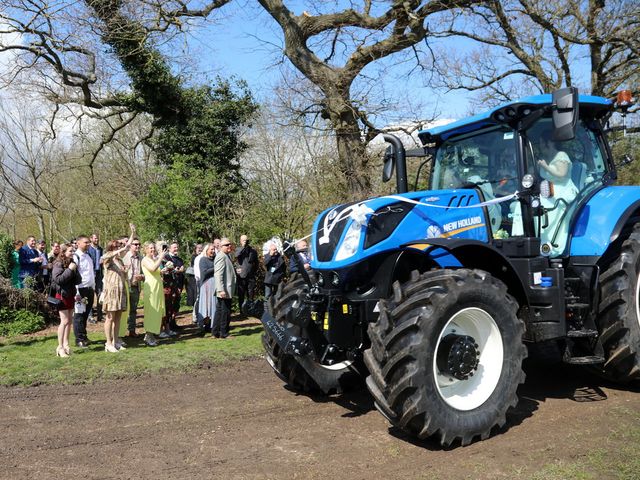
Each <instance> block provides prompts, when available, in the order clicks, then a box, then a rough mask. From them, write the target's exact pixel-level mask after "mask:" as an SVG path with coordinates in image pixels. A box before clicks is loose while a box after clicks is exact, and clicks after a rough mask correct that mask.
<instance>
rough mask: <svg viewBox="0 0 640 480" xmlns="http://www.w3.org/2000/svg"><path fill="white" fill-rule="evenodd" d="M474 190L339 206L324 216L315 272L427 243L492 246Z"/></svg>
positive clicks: (315, 241)
mask: <svg viewBox="0 0 640 480" xmlns="http://www.w3.org/2000/svg"><path fill="white" fill-rule="evenodd" d="M480 203H481V199H480V197H479V195H478V193H477V192H476V191H475V190H472V189H464V190H437V191H427V192H424V191H422V192H410V193H404V194H396V195H387V196H384V197H376V198H372V199H369V200H364V201H362V202H355V203H348V204H344V205H338V206H336V207H332V208H330V209H327V210H325V211H324V212H322V213H321V214H320V215H319V216H318V218H317V219H316V221H315V223H314V226H313V235H312V242H311V244H312V262H311V266H312V267H313V268H314V269H320V270H323V269H338V268H343V267H346V266H349V265H351V264H354V263H356V262H359V261H361V260H363V259H365V258H367V257H370V256H373V255H377V254H379V253H382V252H389V251H394V250H398V249H399V248H400V247H399V246H400V245H403V244H406V243H409V242H412V241H416V240H425V239H429V238H448V237H451V238H467V239H473V240H480V241H484V242H488V241H489V238H490V235H489V232H490V228H489V227H488V225H489V224H488V222H487V215H486V209H485V208H484V207H482V206H479V205H478V204H480Z"/></svg>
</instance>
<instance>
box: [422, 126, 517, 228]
mask: <svg viewBox="0 0 640 480" xmlns="http://www.w3.org/2000/svg"><path fill="white" fill-rule="evenodd" d="M518 178H520V175H519V173H518V162H517V160H516V134H515V131H514V130H512V129H511V128H510V127H507V126H501V127H497V128H496V127H494V128H491V129H489V130H481V131H479V132H474V133H473V134H470V135H466V136H463V137H455V139H450V140H447V141H446V142H444V143H443V144H442V145H440V146H439V147H438V150H437V153H436V157H435V162H434V166H433V173H432V176H431V188H432V189H434V190H449V189H456V188H473V187H476V186H477V187H478V188H479V189H480V190H481V192H482V194H483V196H484V199H485V200H491V199H494V198H496V197H503V196H507V195H510V194H512V193H514V192H515V191H516V190H517V185H518V181H517V179H518ZM513 202H515V200H509V201H507V202H503V203H500V204H496V205H490V206H489V207H488V213H489V217H490V218H489V220H490V224H491V229H492V233H493V236H494V237H498V238H504V237H505V236H509V235H510V234H511V230H512V223H513V222H512V215H511V211H512V210H513V208H512V207H513V206H512V203H513Z"/></svg>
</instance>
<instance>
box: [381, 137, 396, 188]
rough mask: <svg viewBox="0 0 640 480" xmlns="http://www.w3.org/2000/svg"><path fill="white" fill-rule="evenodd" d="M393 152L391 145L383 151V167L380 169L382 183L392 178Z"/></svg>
mask: <svg viewBox="0 0 640 480" xmlns="http://www.w3.org/2000/svg"><path fill="white" fill-rule="evenodd" d="M395 157H396V155H395V152H394V151H393V145H389V146H388V147H387V149H386V150H385V151H384V165H383V167H382V181H383V182H385V183H386V182H388V181H389V180H391V177H393V169H394V167H395V164H396V162H395Z"/></svg>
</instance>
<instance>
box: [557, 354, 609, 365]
mask: <svg viewBox="0 0 640 480" xmlns="http://www.w3.org/2000/svg"><path fill="white" fill-rule="evenodd" d="M563 361H564V363H568V364H570V365H597V364H599V363H604V357H601V356H598V355H587V356H584V357H570V358H566V357H565V358H563Z"/></svg>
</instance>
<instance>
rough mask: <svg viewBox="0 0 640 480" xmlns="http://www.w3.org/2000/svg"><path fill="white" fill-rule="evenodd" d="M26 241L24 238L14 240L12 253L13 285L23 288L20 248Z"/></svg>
mask: <svg viewBox="0 0 640 480" xmlns="http://www.w3.org/2000/svg"><path fill="white" fill-rule="evenodd" d="M22 245H24V243H23V242H22V240H16V241H15V242H13V252H12V253H11V285H13V286H14V287H15V288H22V282H21V281H20V253H19V252H20V249H21V248H22Z"/></svg>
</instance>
